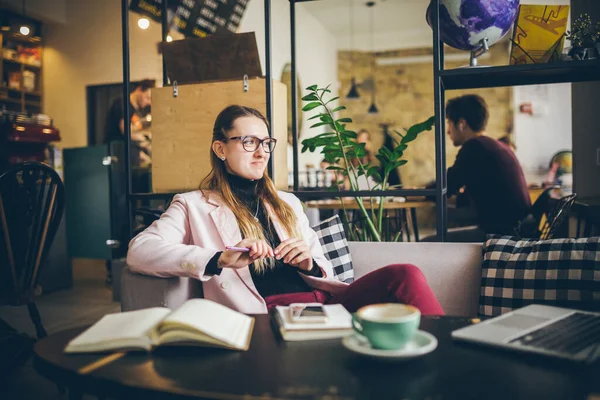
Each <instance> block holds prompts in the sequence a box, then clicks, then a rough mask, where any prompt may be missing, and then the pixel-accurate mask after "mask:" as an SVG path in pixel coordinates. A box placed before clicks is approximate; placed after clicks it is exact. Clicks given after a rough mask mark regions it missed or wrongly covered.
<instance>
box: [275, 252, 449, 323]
mask: <svg viewBox="0 0 600 400" xmlns="http://www.w3.org/2000/svg"><path fill="white" fill-rule="evenodd" d="M265 301H266V303H267V308H268V309H269V310H270V309H271V308H273V307H275V306H287V305H289V304H291V303H314V302H316V303H322V304H342V305H343V306H344V307H345V308H346V309H347V310H348V311H350V312H355V311H356V310H358V309H359V308H360V307H364V306H368V305H370V304H377V303H403V304H410V305H411V306H415V307H417V308H418V309H419V310H420V311H421V314H423V315H444V310H442V306H440V303H439V302H438V300H437V298H436V297H435V294H433V291H432V290H431V288H430V287H429V285H428V284H427V280H426V279H425V276H424V275H423V273H422V272H421V270H420V269H419V268H417V267H415V266H414V265H411V264H393V265H388V266H386V267H383V268H380V269H377V270H375V271H373V272H370V273H368V274H367V275H365V276H363V277H362V278H360V279H357V280H356V281H354V282H352V283H351V284H350V285H348V287H347V288H346V289H344V291H342V292H341V293H338V294H336V295H333V296H332V295H330V294H329V293H327V292H324V291H322V290H313V291H312V292H304V293H286V294H277V295H273V296H268V297H266V298H265Z"/></svg>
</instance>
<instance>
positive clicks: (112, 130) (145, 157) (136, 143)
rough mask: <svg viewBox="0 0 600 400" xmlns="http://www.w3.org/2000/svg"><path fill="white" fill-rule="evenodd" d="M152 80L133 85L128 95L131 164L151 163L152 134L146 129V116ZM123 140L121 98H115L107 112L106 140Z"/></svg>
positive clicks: (147, 123)
mask: <svg viewBox="0 0 600 400" xmlns="http://www.w3.org/2000/svg"><path fill="white" fill-rule="evenodd" d="M153 87H154V81H152V80H143V81H141V82H138V83H136V84H134V85H133V88H132V91H131V93H130V95H129V115H130V117H131V120H130V123H131V162H132V166H140V165H148V164H150V163H151V150H152V147H151V140H152V135H151V133H150V131H149V130H148V125H149V121H148V118H147V117H148V116H149V115H150V112H149V110H150V106H151V104H152V97H151V89H152V88H153ZM115 140H121V141H124V140H125V120H124V117H123V99H118V100H115V102H114V103H113V104H112V106H111V107H110V110H109V112H108V121H107V137H106V142H107V143H109V142H111V141H115Z"/></svg>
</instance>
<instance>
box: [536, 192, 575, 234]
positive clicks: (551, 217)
mask: <svg viewBox="0 0 600 400" xmlns="http://www.w3.org/2000/svg"><path fill="white" fill-rule="evenodd" d="M576 197H577V195H576V194H571V195H568V196H564V197H562V198H560V199H559V200H558V201H557V203H556V206H555V207H554V208H553V209H552V211H551V212H550V213H549V214H548V218H546V221H545V222H544V224H543V225H542V227H541V228H540V239H552V238H554V235H555V234H556V232H557V231H558V229H559V228H560V227H561V226H562V224H563V222H564V221H565V218H566V217H567V216H568V215H569V211H570V210H571V207H572V206H573V203H575V198H576Z"/></svg>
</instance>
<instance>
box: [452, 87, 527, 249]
mask: <svg viewBox="0 0 600 400" xmlns="http://www.w3.org/2000/svg"><path fill="white" fill-rule="evenodd" d="M488 118H489V112H488V107H487V104H486V102H485V100H484V99H483V98H482V97H480V96H477V95H465V96H462V97H458V98H455V99H452V100H450V101H448V103H447V105H446V122H447V133H448V136H449V137H450V139H451V140H452V143H453V144H454V146H456V147H460V148H461V149H460V151H459V152H458V155H457V156H456V161H455V162H454V165H452V166H451V167H450V168H448V172H447V177H448V197H450V196H452V195H455V194H457V193H458V192H459V190H460V188H462V187H463V186H464V187H465V188H466V193H468V195H469V197H470V199H471V203H472V204H473V206H474V207H475V211H476V220H477V226H476V227H472V228H470V229H464V228H463V229H458V230H449V231H448V235H447V241H449V242H482V241H484V240H485V235H486V234H506V235H512V234H514V230H515V228H516V227H517V225H518V223H519V221H520V220H521V219H523V218H524V217H525V216H526V215H527V213H528V212H529V209H530V208H531V200H530V197H529V191H528V189H527V183H526V181H525V176H524V174H523V170H522V169H521V165H520V164H519V161H518V160H517V157H516V156H515V154H514V152H513V151H512V150H511V149H510V147H508V146H506V145H505V144H504V143H501V142H499V141H498V140H496V139H492V138H490V137H489V136H487V135H486V128H487V122H488Z"/></svg>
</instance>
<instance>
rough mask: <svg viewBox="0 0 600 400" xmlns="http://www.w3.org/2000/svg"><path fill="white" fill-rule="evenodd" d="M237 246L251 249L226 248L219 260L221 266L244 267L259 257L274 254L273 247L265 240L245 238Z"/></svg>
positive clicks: (218, 263)
mask: <svg viewBox="0 0 600 400" xmlns="http://www.w3.org/2000/svg"><path fill="white" fill-rule="evenodd" d="M235 247H247V248H249V249H250V251H249V252H241V251H236V250H225V251H224V252H223V253H222V254H221V257H219V261H218V262H217V265H218V267H219V268H235V269H238V268H244V267H247V266H248V265H250V264H251V263H253V262H254V261H255V260H258V259H259V258H261V259H262V258H265V257H273V256H274V254H273V249H272V248H271V246H269V245H268V244H267V242H265V241H264V240H257V239H244V240H242V241H241V242H239V243H238V244H236V245H235Z"/></svg>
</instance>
